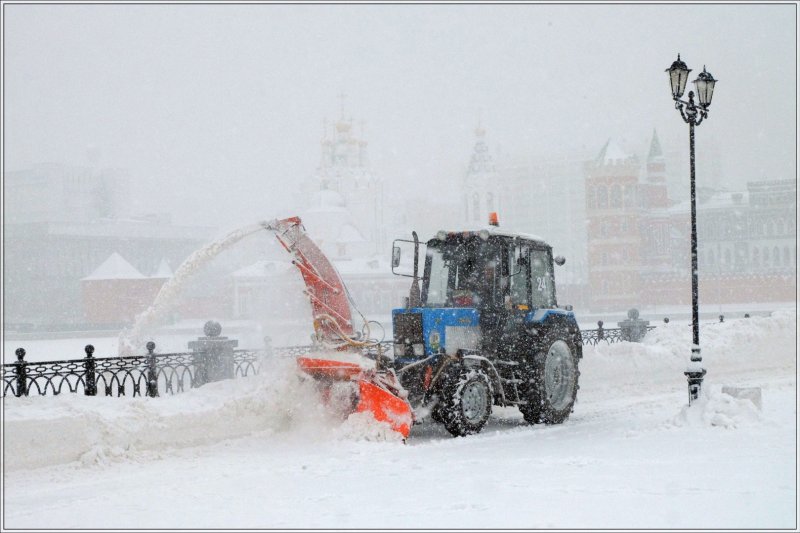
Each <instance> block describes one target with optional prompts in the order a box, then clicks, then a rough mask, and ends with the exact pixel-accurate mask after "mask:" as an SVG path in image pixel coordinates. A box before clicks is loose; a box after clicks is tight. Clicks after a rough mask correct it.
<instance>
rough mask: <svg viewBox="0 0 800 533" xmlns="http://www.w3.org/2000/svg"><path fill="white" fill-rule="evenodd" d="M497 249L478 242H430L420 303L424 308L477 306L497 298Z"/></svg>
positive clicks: (495, 246)
mask: <svg viewBox="0 0 800 533" xmlns="http://www.w3.org/2000/svg"><path fill="white" fill-rule="evenodd" d="M498 258H499V254H498V248H497V245H495V244H492V243H488V242H486V241H482V240H480V239H477V238H474V239H467V240H460V241H455V242H450V241H448V242H441V241H439V242H435V241H434V242H431V243H429V244H428V250H427V256H426V261H425V281H424V283H423V290H422V300H423V302H424V303H423V305H425V306H426V307H480V306H482V305H494V304H496V302H495V299H496V298H497V297H498V295H499V292H498V287H497V280H498V272H497V271H498V263H499V261H498Z"/></svg>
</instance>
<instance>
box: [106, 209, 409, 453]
mask: <svg viewBox="0 0 800 533" xmlns="http://www.w3.org/2000/svg"><path fill="white" fill-rule="evenodd" d="M262 229H264V230H267V231H274V232H275V235H276V237H277V238H278V241H279V242H280V243H281V245H282V246H283V247H284V248H285V249H286V251H287V252H289V253H290V254H291V255H292V258H293V259H292V263H293V264H294V265H295V266H296V267H297V268H298V269H299V271H300V273H301V275H302V277H303V281H304V282H305V284H306V290H305V291H304V294H305V295H306V296H308V298H309V301H310V303H311V307H312V314H313V318H314V322H313V326H314V331H315V339H316V342H315V344H319V345H323V346H327V347H328V348H332V349H333V352H334V353H335V355H337V356H338V357H335V358H332V359H331V358H328V357H320V355H321V354H319V353H315V354H314V356H311V355H310V354H309V355H308V356H300V357H298V358H297V364H298V367H299V369H300V370H301V371H303V372H304V374H305V375H307V376H310V377H312V378H314V379H315V380H317V383H318V385H319V386H320V387H321V389H322V399H323V402H324V403H328V404H329V405H331V406H332V405H333V403H336V399H335V398H333V396H334V395H333V393H334V392H335V390H334V389H337V388H343V389H344V390H346V391H348V394H345V395H344V396H343V399H344V400H345V401H344V402H343V404H344V405H345V406H346V407H347V410H348V411H349V412H350V413H351V414H352V413H368V414H369V416H371V417H373V418H374V419H375V420H376V421H378V422H385V423H387V424H388V426H389V427H390V428H391V429H392V431H395V432H397V433H399V434H401V435H402V437H403V438H406V437H408V435H409V431H410V428H411V424H412V423H413V420H414V417H413V410H412V408H411V405H410V404H409V403H408V400H407V398H408V393H407V392H406V391H405V389H403V386H402V385H401V384H400V381H399V380H398V378H397V376H396V374H395V372H394V370H393V369H392V368H391V367H388V368H387V367H381V366H380V365H379V364H378V362H379V361H380V343H379V342H378V341H376V340H373V339H370V338H369V335H368V334H367V335H366V337H367V338H366V339H362V338H360V337H359V336H357V335H355V334H354V330H353V321H352V314H351V309H350V304H351V303H352V300H351V299H350V295H349V293H348V292H347V288H346V287H345V285H344V282H343V281H342V278H341V276H340V275H339V273H338V272H337V270H336V268H335V267H334V266H333V264H332V263H331V262H330V261H329V260H328V258H327V257H326V256H325V254H324V253H323V252H322V250H320V249H319V247H318V246H317V245H316V244H315V243H314V241H312V240H311V238H309V236H308V235H307V234H306V232H305V228H304V227H303V224H302V221H301V220H300V218H299V217H290V218H286V219H283V220H277V219H275V220H271V221H269V222H260V223H258V224H255V225H252V226H246V227H244V228H241V229H238V230H236V231H233V232H231V233H229V234H228V235H226V236H225V237H223V238H222V239H220V240H217V241H214V242H212V243H210V244H208V245H206V246H204V247H203V248H201V249H200V250H197V251H196V252H194V253H193V254H192V255H191V256H189V258H188V259H187V260H186V261H184V262H183V264H182V265H181V266H180V267H179V268H178V270H177V271H176V272H175V275H174V276H173V277H172V278H171V279H170V280H169V281H168V282H167V283H165V284H164V286H163V287H162V288H161V290H160V291H159V292H158V295H157V296H156V299H155V301H154V302H153V305H151V306H150V307H149V308H148V309H147V310H146V311H144V312H143V313H141V314H140V315H138V316H137V317H136V322H135V323H134V325H133V327H132V328H131V330H129V331H127V330H126V331H123V332H122V333H121V334H120V342H119V346H120V353H123V354H126V353H133V351H134V349H136V348H138V347H140V346H141V344H142V340H141V337H142V334H143V332H144V331H145V330H146V328H148V327H151V326H152V325H153V324H155V323H156V322H157V321H158V320H159V319H161V318H162V317H163V315H164V313H165V312H166V311H167V310H168V309H170V306H171V305H172V304H173V302H174V300H175V297H176V296H177V294H178V293H179V292H180V289H181V288H182V287H183V284H184V283H185V281H186V279H187V278H188V277H189V276H191V275H192V274H193V273H194V272H196V271H197V270H198V269H199V268H200V267H201V266H203V265H204V264H205V263H207V262H208V261H209V260H211V259H213V258H214V257H216V256H217V255H219V253H220V252H222V251H223V250H225V249H227V248H229V247H230V246H232V245H233V244H235V243H237V242H239V241H240V240H242V239H243V238H245V237H247V236H248V235H252V234H253V233H256V232H258V231H260V230H262ZM359 314H360V313H359ZM362 318H363V315H362ZM364 321H365V326H366V325H367V324H368V323H369V322H368V321H367V320H366V318H365V319H364ZM367 330H368V326H367ZM373 346H374V347H375V348H377V350H378V352H377V354H376V357H375V360H374V364H373V365H372V366H373V368H364V366H363V365H362V364H359V363H355V362H351V361H346V360H343V359H342V357H341V356H343V355H351V356H358V357H359V358H360V359H363V360H364V361H367V360H368V358H366V357H364V354H363V353H362V350H363V349H366V348H368V347H373ZM354 398H355V399H356V400H357V401H355V402H354V401H353V399H354ZM332 399H333V403H329V402H331V400H332ZM367 418H369V417H367Z"/></svg>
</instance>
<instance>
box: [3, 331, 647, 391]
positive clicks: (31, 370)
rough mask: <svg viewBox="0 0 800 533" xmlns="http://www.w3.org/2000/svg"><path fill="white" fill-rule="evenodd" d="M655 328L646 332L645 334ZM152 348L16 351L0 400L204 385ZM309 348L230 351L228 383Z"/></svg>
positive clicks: (610, 336)
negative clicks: (42, 354) (30, 357)
mask: <svg viewBox="0 0 800 533" xmlns="http://www.w3.org/2000/svg"><path fill="white" fill-rule="evenodd" d="M654 328H655V326H647V330H648V331H649V330H651V329H654ZM581 336H582V340H583V344H585V345H592V346H595V345H597V344H598V343H600V342H606V343H612V342H622V341H635V340H638V339H634V338H631V335H630V333H629V332H628V331H627V330H625V329H624V328H603V322H602V321H599V322H598V328H597V329H588V330H582V331H581ZM155 347H156V346H155V343H152V342H149V343H147V351H148V353H147V354H145V355H133V356H125V357H94V347H93V346H92V345H91V344H89V345H87V346H86V348H85V349H84V350H85V352H86V357H84V358H83V359H67V360H62V361H41V362H28V361H25V350H24V349H23V348H18V349H17V351H16V355H17V361H16V362H15V363H6V364H4V365H3V396H4V397H5V396H29V395H31V394H38V395H46V394H51V395H55V394H60V393H62V392H72V393H80V392H83V393H84V394H85V395H87V396H98V395H99V396H150V397H155V396H159V395H161V394H176V393H179V392H184V391H186V390H188V389H191V388H196V387H199V386H201V385H203V384H205V383H207V381H208V380H207V379H206V376H207V372H206V368H204V364H203V361H202V360H201V359H198V353H197V352H180V353H165V354H157V353H155ZM381 348H382V352H383V353H385V354H388V353H391V350H392V343H391V341H389V342H383V343H381ZM310 350H311V347H310V346H284V347H279V348H269V347H267V348H265V349H264V350H233V361H232V369H231V372H230V377H234V378H238V377H245V376H251V375H255V374H258V371H259V368H260V359H261V357H262V356H264V355H276V356H286V357H288V356H294V357H297V356H299V355H303V354H307V353H309V351H310Z"/></svg>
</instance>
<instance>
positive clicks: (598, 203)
mask: <svg viewBox="0 0 800 533" xmlns="http://www.w3.org/2000/svg"><path fill="white" fill-rule="evenodd" d="M668 170H669V169H667V168H666V160H665V157H664V153H663V151H662V148H661V144H660V142H659V139H658V135H657V134H656V132H655V131H654V132H653V136H652V138H651V141H650V148H649V151H648V154H647V159H646V161H645V163H644V164H641V163H640V160H639V158H638V157H637V156H636V155H633V154H629V153H626V152H625V151H623V150H622V149H621V148H620V147H619V146H618V145H617V144H616V143H615V142H613V141H611V140H609V141H608V142H607V143H606V145H605V146H604V147H603V148H602V150H601V151H600V153H599V154H598V156H597V157H596V158H595V159H594V160H593V161H590V162H588V163H586V165H585V184H586V214H587V223H588V224H587V238H588V243H587V251H588V263H589V285H588V288H589V291H590V299H589V305H590V307H591V308H592V310H593V311H604V310H610V311H619V310H624V309H626V308H629V307H642V306H647V305H672V304H689V303H690V302H691V272H690V270H691V269H690V265H691V257H690V231H691V226H690V220H691V219H690V212H689V211H690V205H689V198H686V199H685V200H683V201H680V202H675V201H673V200H671V199H670V197H669V193H668V191H669V187H668V185H669V184H668V179H667V176H668ZM796 194H797V185H796V181H795V180H791V179H790V180H771V181H752V182H748V183H747V191H729V190H726V189H722V188H716V187H699V188H698V189H697V202H696V205H697V231H698V264H699V269H698V274H699V278H700V285H699V289H700V290H699V292H700V301H701V303H703V302H705V303H710V302H714V303H721V304H736V303H746V302H769V301H788V300H791V299H792V297H791V295H792V294H794V292H795V289H794V284H795V283H796V265H797V246H796V242H795V239H796V228H797V220H796V207H797V201H796Z"/></svg>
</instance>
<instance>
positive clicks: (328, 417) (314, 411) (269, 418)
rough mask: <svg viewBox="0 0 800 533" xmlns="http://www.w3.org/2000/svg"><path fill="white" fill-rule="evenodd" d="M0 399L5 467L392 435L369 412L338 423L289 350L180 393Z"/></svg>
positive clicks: (14, 468)
mask: <svg viewBox="0 0 800 533" xmlns="http://www.w3.org/2000/svg"><path fill="white" fill-rule="evenodd" d="M3 404H4V405H3V409H4V415H5V426H4V435H5V439H6V440H5V449H6V454H7V455H6V457H7V459H8V460H7V461H6V463H5V465H4V467H5V469H6V470H8V471H13V470H18V469H23V468H38V467H43V466H48V465H53V464H61V463H67V462H72V461H78V460H79V461H81V462H82V463H84V464H104V463H107V462H109V461H114V460H117V459H122V458H125V459H128V460H137V458H145V459H146V458H147V457H150V456H152V455H153V454H156V455H158V454H159V453H160V452H162V451H165V450H169V449H172V448H185V447H191V446H200V445H207V444H213V443H215V442H220V441H223V440H226V439H231V438H237V437H242V436H247V435H252V434H257V433H260V434H262V435H263V436H264V438H269V437H270V436H279V435H280V436H282V437H285V438H289V439H299V440H302V441H309V440H313V441H326V440H327V441H331V440H333V441H335V440H342V439H352V440H393V439H394V438H395V437H393V436H390V435H388V433H387V428H386V427H384V426H386V424H383V423H379V422H377V421H376V420H374V418H372V419H371V420H370V419H369V418H371V415H370V416H363V415H358V416H354V417H353V419H352V420H348V421H346V422H345V424H344V425H341V424H340V419H337V417H336V416H335V415H334V414H332V412H331V410H329V409H326V408H325V407H324V406H323V405H322V404H321V402H320V399H319V395H318V392H317V390H316V386H315V383H314V381H313V380H311V379H309V378H305V377H302V376H301V375H300V374H299V373H298V371H297V367H296V363H295V361H294V359H291V358H287V359H283V358H273V359H270V360H266V361H263V362H262V367H261V372H260V373H259V375H258V376H254V377H251V378H240V379H234V380H227V381H220V382H216V383H209V384H207V385H205V386H203V387H200V388H198V389H192V390H190V391H187V392H185V393H182V394H177V395H175V396H163V397H160V398H156V399H153V398H124V397H123V398H107V397H99V396H98V397H87V396H83V395H78V394H63V395H60V396H32V397H27V398H8V399H4V400H3ZM387 427H388V426H387ZM388 431H391V430H390V429H389V430H388ZM54 435H57V436H58V438H53V436H54Z"/></svg>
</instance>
